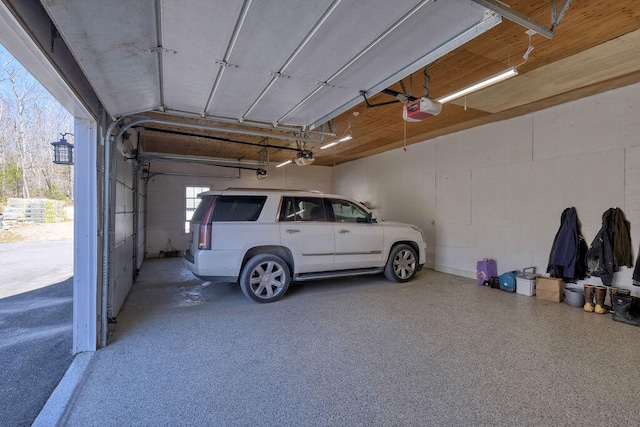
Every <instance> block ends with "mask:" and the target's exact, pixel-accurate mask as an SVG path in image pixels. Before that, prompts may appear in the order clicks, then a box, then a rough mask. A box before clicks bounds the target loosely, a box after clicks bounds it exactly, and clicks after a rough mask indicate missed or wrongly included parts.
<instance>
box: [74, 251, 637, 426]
mask: <svg viewBox="0 0 640 427" xmlns="http://www.w3.org/2000/svg"><path fill="white" fill-rule="evenodd" d="M639 399H640V328H637V327H633V326H629V325H625V324H620V323H617V322H614V321H612V320H611V317H610V316H609V315H597V314H594V313H586V312H584V311H583V310H581V309H579V308H574V307H570V306H568V305H565V304H558V303H551V302H545V301H538V300H536V298H535V297H533V298H531V297H526V296H522V295H517V294H508V293H505V292H502V291H499V290H495V289H489V288H486V287H483V286H479V285H477V284H476V283H475V282H474V281H473V280H470V279H465V278H460V277H456V276H451V275H447V274H442V273H437V272H434V271H431V270H425V271H422V272H420V273H419V275H418V277H417V279H416V280H414V281H412V282H410V283H406V284H393V283H390V282H388V281H386V280H385V279H384V277H382V276H369V277H358V278H351V279H338V280H327V281H322V282H314V283H311V282H310V283H304V284H299V285H296V286H294V287H292V288H290V290H289V292H288V293H287V295H286V296H285V297H284V298H283V299H282V300H281V301H279V302H277V303H272V304H256V303H253V302H251V301H250V300H249V299H247V298H246V297H245V296H244V295H243V294H242V292H241V291H240V289H239V288H238V287H237V285H231V284H215V285H211V284H207V283H204V284H203V283H202V282H201V281H199V280H197V279H195V278H194V277H193V276H191V274H190V273H189V272H187V271H185V270H183V269H182V268H181V260H179V259H164V260H147V261H146V262H145V264H144V266H143V269H142V271H141V274H140V277H139V279H138V282H137V283H136V284H134V287H133V289H132V291H131V294H130V295H129V297H128V299H127V301H126V302H125V305H124V307H123V309H122V311H121V313H120V314H119V316H118V324H117V325H116V328H115V330H114V335H113V338H112V339H111V341H110V343H109V345H108V346H107V347H106V348H104V349H102V350H99V351H98V352H97V353H96V354H95V356H94V357H93V360H92V361H91V364H90V366H89V369H88V370H87V373H86V375H85V378H84V381H83V382H82V383H81V384H80V385H79V388H78V390H77V393H76V397H75V399H74V400H73V401H72V403H71V406H70V407H69V411H68V415H67V418H66V425H72V426H76V425H77V426H81V425H82V426H88V425H100V426H122V425H172V426H180V425H184V426H193V425H202V426H213V425H216V426H217V425H223V426H235V425H242V426H255V425H272V426H285V425H286V426H289V425H292V426H307V425H308V426H394V425H397V426H427V425H434V426H446V425H451V426H471V425H492V426H493V425H509V426H513V425H536V426H539V425H553V426H557V425H581V426H586V425H594V426H595V425H619V426H623V425H628V426H637V425H640V403H639Z"/></svg>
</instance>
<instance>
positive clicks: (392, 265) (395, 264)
mask: <svg viewBox="0 0 640 427" xmlns="http://www.w3.org/2000/svg"><path fill="white" fill-rule="evenodd" d="M416 260H417V256H416V251H415V250H414V249H413V248H412V247H411V246H409V245H405V244H400V245H397V246H394V247H393V248H392V249H391V254H389V260H388V261H387V265H386V266H385V267H384V275H385V276H386V277H387V279H389V280H391V281H393V282H400V283H403V282H408V281H409V280H411V279H413V277H414V276H415V275H416V272H417V266H418V263H417V261H416Z"/></svg>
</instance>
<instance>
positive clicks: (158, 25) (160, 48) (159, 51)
mask: <svg viewBox="0 0 640 427" xmlns="http://www.w3.org/2000/svg"><path fill="white" fill-rule="evenodd" d="M154 9H155V16H156V40H157V48H156V49H152V50H155V51H156V52H157V54H158V91H159V92H160V93H159V99H160V109H161V110H164V64H163V60H162V55H164V47H163V46H162V0H156V1H155V3H154Z"/></svg>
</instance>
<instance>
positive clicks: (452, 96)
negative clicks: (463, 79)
mask: <svg viewBox="0 0 640 427" xmlns="http://www.w3.org/2000/svg"><path fill="white" fill-rule="evenodd" d="M516 75H518V70H516V67H512V68H509V69H508V70H506V71H502V72H501V73H498V74H496V75H494V76H491V77H489V78H486V79H484V80H481V81H479V82H478V83H475V84H472V85H471V86H467V87H466V88H464V89H460V90H458V91H456V92H453V93H450V94H449V95H446V96H443V97H442V98H438V99H437V101H438V102H440V103H441V104H444V103H445V102H449V101H453V100H454V99H457V98H460V97H461V96H465V95H468V94H470V93H472V92H475V91H477V90H480V89H483V88H485V87H487V86H491V85H493V84H496V83H498V82H501V81H502V80H506V79H508V78H510V77H513V76H516Z"/></svg>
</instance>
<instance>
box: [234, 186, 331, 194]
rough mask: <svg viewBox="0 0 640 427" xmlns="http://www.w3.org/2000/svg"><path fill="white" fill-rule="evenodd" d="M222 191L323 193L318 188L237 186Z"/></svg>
mask: <svg viewBox="0 0 640 427" xmlns="http://www.w3.org/2000/svg"><path fill="white" fill-rule="evenodd" d="M224 191H277V192H287V193H318V194H325V193H324V192H322V191H318V190H300V189H293V188H238V187H231V188H227V189H226V190H224Z"/></svg>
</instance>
